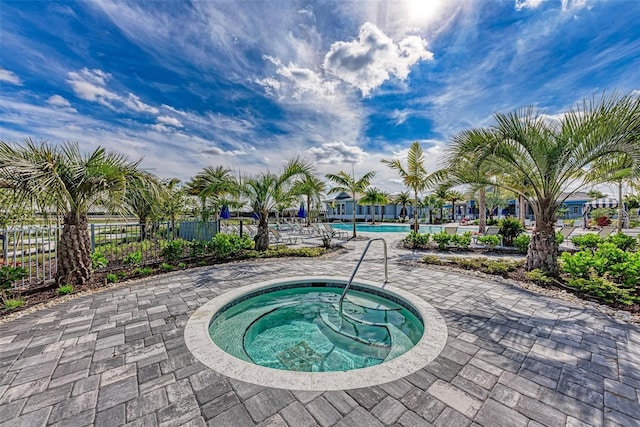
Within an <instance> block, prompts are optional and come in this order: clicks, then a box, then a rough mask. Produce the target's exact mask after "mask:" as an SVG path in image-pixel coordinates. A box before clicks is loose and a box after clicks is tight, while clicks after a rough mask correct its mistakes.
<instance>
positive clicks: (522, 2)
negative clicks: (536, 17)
mask: <svg viewBox="0 0 640 427" xmlns="http://www.w3.org/2000/svg"><path fill="white" fill-rule="evenodd" d="M515 1H516V4H515V9H516V10H522V9H537V8H538V7H539V6H540V5H541V4H542V3H544V2H545V1H547V0H515Z"/></svg>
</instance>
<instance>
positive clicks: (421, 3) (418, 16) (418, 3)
mask: <svg viewBox="0 0 640 427" xmlns="http://www.w3.org/2000/svg"><path fill="white" fill-rule="evenodd" d="M442 3H443V1H442V0H407V9H408V12H409V17H410V18H411V19H413V20H415V21H421V22H425V21H429V20H431V18H433V17H434V15H435V14H436V13H437V12H438V9H439V8H440V6H441V5H442Z"/></svg>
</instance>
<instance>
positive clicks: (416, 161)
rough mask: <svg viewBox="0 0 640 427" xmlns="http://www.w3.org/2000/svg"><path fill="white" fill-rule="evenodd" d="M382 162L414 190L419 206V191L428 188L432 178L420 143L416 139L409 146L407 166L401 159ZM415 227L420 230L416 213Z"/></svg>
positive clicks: (416, 204) (415, 201) (416, 203)
mask: <svg viewBox="0 0 640 427" xmlns="http://www.w3.org/2000/svg"><path fill="white" fill-rule="evenodd" d="M381 162H382V163H384V164H386V165H387V166H389V167H390V168H391V169H394V170H395V171H396V172H398V174H399V175H400V178H402V181H403V182H404V185H406V186H407V187H409V188H410V189H412V190H413V200H414V203H415V206H418V193H419V192H421V191H424V190H425V189H426V188H427V185H428V184H429V179H430V178H429V174H428V173H427V169H426V168H425V167H424V153H423V152H422V147H421V146H420V143H419V142H418V141H416V142H414V143H413V144H411V147H409V152H408V153H407V165H406V167H405V166H403V165H402V163H400V160H399V159H393V160H385V159H382V160H381ZM413 229H414V230H415V231H416V232H417V231H418V216H417V215H414V223H413Z"/></svg>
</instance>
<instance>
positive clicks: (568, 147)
mask: <svg viewBox="0 0 640 427" xmlns="http://www.w3.org/2000/svg"><path fill="white" fill-rule="evenodd" d="M494 118H495V120H496V124H495V125H494V126H492V127H491V128H490V129H488V130H476V131H478V132H487V135H486V138H483V140H484V142H483V143H478V142H477V140H475V139H473V138H460V139H459V140H458V141H455V142H454V144H452V147H451V151H450V152H449V155H448V162H452V161H453V162H455V158H457V157H460V156H465V155H469V153H471V154H472V155H473V156H474V157H475V158H476V159H477V164H478V166H481V165H483V164H484V163H488V164H489V165H490V166H491V167H492V168H496V169H499V170H502V171H504V174H505V175H512V176H513V177H514V181H517V180H519V179H524V184H525V185H524V188H526V190H527V192H526V193H525V192H524V191H523V188H522V187H518V188H513V187H512V186H510V185H509V183H508V181H507V180H501V179H500V180H498V182H497V185H500V186H502V187H503V188H507V189H509V190H511V191H513V192H515V193H516V194H520V195H522V196H523V197H524V198H525V199H526V200H527V202H528V203H529V205H530V206H531V208H532V210H533V212H534V215H535V220H536V222H535V226H534V229H533V232H532V236H531V240H530V243H529V248H528V251H527V261H526V268H527V270H533V269H536V268H539V269H541V270H543V271H545V272H547V273H549V274H551V275H557V274H558V262H557V257H558V245H557V243H556V239H555V230H554V224H555V216H556V211H557V209H558V207H559V206H560V205H561V204H562V203H564V201H565V200H566V198H567V197H569V196H570V195H572V194H574V193H575V192H576V191H578V190H580V189H582V188H584V186H586V185H587V184H588V180H587V179H586V178H588V176H589V173H590V172H589V170H588V167H589V166H592V165H593V164H595V163H596V162H601V161H605V160H607V159H612V158H615V157H616V156H619V155H621V154H626V155H628V156H629V158H630V159H631V165H632V170H633V171H634V173H637V172H638V171H640V144H638V139H637V138H638V135H639V134H640V96H638V95H637V94H633V93H631V94H629V95H625V96H620V95H613V96H603V97H602V98H601V99H600V100H599V101H597V102H596V101H591V102H587V101H584V102H583V103H581V104H578V105H577V106H576V107H574V108H572V109H570V110H569V111H568V112H567V113H565V114H564V115H563V116H562V117H561V118H560V119H558V120H549V118H548V116H546V115H543V114H540V113H538V112H536V111H535V110H534V109H533V107H530V108H526V109H521V110H517V111H515V112H511V113H508V114H502V113H496V114H495V115H494ZM467 132H469V131H467Z"/></svg>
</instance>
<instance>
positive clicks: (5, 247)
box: [0, 231, 9, 265]
mask: <svg viewBox="0 0 640 427" xmlns="http://www.w3.org/2000/svg"><path fill="white" fill-rule="evenodd" d="M0 240H2V259H3V260H4V262H6V263H7V265H9V234H8V232H6V231H5V233H3V234H0Z"/></svg>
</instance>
